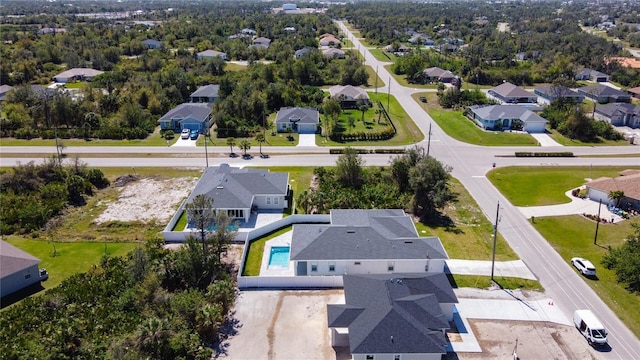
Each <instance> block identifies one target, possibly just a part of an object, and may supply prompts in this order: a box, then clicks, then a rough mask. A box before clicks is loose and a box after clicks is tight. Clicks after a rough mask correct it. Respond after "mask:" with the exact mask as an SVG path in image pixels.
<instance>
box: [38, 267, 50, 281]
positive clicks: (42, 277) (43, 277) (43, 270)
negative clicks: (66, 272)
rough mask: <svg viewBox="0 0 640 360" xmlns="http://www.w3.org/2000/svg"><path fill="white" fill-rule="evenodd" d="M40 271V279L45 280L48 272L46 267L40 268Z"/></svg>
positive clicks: (47, 277)
mask: <svg viewBox="0 0 640 360" xmlns="http://www.w3.org/2000/svg"><path fill="white" fill-rule="evenodd" d="M39 272H40V281H47V279H49V273H48V272H47V269H45V268H42V269H40V270H39Z"/></svg>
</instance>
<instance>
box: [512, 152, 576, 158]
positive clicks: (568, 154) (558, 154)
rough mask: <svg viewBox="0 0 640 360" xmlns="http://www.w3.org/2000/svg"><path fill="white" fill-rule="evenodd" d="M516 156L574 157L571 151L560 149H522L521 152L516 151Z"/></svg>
mask: <svg viewBox="0 0 640 360" xmlns="http://www.w3.org/2000/svg"><path fill="white" fill-rule="evenodd" d="M516 157H573V153H572V152H570V151H559V152H530V151H520V152H516Z"/></svg>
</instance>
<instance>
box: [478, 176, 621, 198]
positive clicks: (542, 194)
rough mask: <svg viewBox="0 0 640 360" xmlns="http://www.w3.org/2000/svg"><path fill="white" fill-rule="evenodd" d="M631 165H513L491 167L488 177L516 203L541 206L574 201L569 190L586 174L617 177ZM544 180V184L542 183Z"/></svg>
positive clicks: (582, 179)
mask: <svg viewBox="0 0 640 360" xmlns="http://www.w3.org/2000/svg"><path fill="white" fill-rule="evenodd" d="M625 169H627V167H609V166H602V167H600V166H593V167H590V166H582V167H579V166H550V167H537V166H536V167H526V166H512V167H504V168H498V169H494V170H491V171H490V172H489V173H488V174H487V178H488V179H489V180H490V181H491V183H493V185H494V186H495V187H496V188H498V190H499V191H500V192H501V193H502V194H503V195H504V196H505V197H506V198H507V199H508V200H509V202H511V203H512V204H513V205H515V206H541V205H554V204H563V203H568V202H570V199H569V198H568V197H567V196H566V195H565V192H567V191H569V190H571V189H575V188H577V187H579V186H581V185H583V184H584V183H585V182H586V180H585V179H586V178H591V179H597V178H599V177H603V176H607V177H615V176H617V175H618V173H619V172H620V171H622V170H625ZM541 184H544V186H541Z"/></svg>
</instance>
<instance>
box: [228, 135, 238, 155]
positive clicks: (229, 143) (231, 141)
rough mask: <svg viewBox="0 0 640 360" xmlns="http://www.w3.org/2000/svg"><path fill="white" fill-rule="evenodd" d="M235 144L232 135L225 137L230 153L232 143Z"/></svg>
mask: <svg viewBox="0 0 640 360" xmlns="http://www.w3.org/2000/svg"><path fill="white" fill-rule="evenodd" d="M235 144H236V139H235V138H233V137H228V138H227V145H229V149H231V155H233V145H235Z"/></svg>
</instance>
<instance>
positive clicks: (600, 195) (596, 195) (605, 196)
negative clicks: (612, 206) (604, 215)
mask: <svg viewBox="0 0 640 360" xmlns="http://www.w3.org/2000/svg"><path fill="white" fill-rule="evenodd" d="M587 196H588V197H589V199H591V200H593V201H600V200H602V205H607V204H609V202H612V200H610V199H609V193H608V192H606V191H600V190H597V189H594V188H590V187H587Z"/></svg>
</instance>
